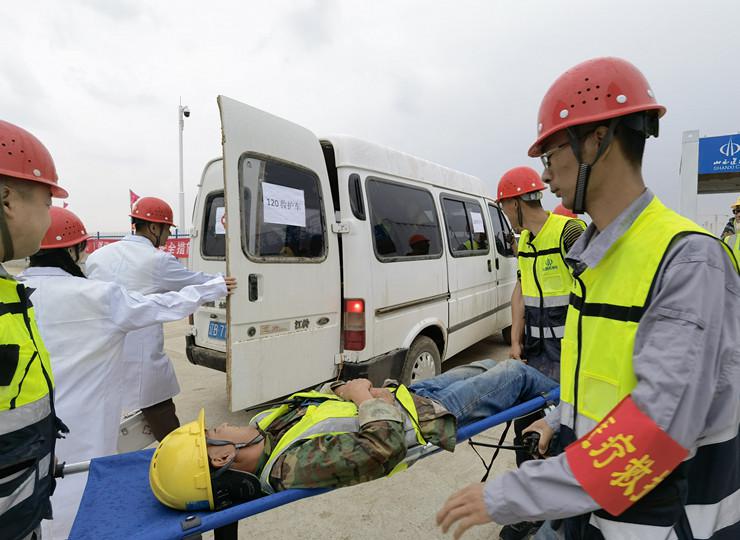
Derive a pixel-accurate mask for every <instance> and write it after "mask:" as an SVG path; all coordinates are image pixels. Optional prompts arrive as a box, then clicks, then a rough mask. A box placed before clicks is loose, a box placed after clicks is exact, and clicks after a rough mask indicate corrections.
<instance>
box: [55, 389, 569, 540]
mask: <svg viewBox="0 0 740 540" xmlns="http://www.w3.org/2000/svg"><path fill="white" fill-rule="evenodd" d="M559 396H560V389H559V388H555V389H554V390H551V391H550V392H548V393H546V394H543V395H542V396H538V397H536V398H534V399H531V400H529V401H526V402H524V403H521V404H519V405H515V406H513V407H511V408H509V409H506V410H504V411H501V412H500V413H498V414H495V415H493V416H489V417H488V418H485V419H483V420H480V421H478V422H474V423H472V424H468V425H465V426H462V427H461V428H460V429H459V430H458V432H457V443H458V444H459V443H461V442H463V441H466V440H468V439H470V438H471V437H474V436H476V435H479V434H480V433H482V432H484V431H486V430H488V429H491V428H492V427H495V426H497V425H499V424H503V423H505V422H510V421H512V420H514V419H515V418H518V417H520V416H525V415H527V414H530V413H532V412H534V411H537V410H540V409H543V408H545V407H547V406H548V405H551V404H553V403H555V402H557V401H558V399H559ZM440 451H441V449H440V448H439V447H436V446H433V445H431V444H427V445H425V446H417V447H414V448H412V449H410V450H409V451H408V452H407V454H406V458H405V459H404V462H405V463H406V464H407V465H408V466H411V465H412V464H414V463H416V462H417V461H418V460H420V459H422V458H425V457H427V456H430V455H432V454H436V453H437V452H440ZM98 459H105V458H98ZM95 461H96V460H95V459H93V460H92V461H90V462H82V463H73V464H68V465H64V467H63V471H64V474H71V473H75V472H82V471H86V470H88V468H89V467H90V466H91V465H94V462H95ZM331 489H332V488H314V489H288V490H285V491H279V492H277V493H273V494H271V495H266V496H264V497H261V498H259V499H255V500H252V501H248V502H245V503H242V504H239V505H235V506H232V507H230V508H225V509H223V510H219V511H214V512H206V513H199V514H196V513H193V512H180V513H178V514H177V515H176V516H175V515H173V519H177V520H179V525H180V529H181V534H179V535H176V536H170V535H168V536H162V537H161V538H162V540H200V539H201V538H202V533H204V532H206V531H210V530H213V531H214V536H215V540H237V538H238V524H239V521H241V520H243V519H246V518H248V517H250V516H254V515H257V514H261V513H262V512H266V511H268V510H272V509H274V508H278V507H280V506H283V505H286V504H290V503H292V502H295V501H298V500H300V499H305V498H308V497H315V496H316V495H321V494H323V493H326V492H328V491H331ZM78 518H79V516H78ZM78 518H76V519H78ZM75 523H76V522H75ZM72 532H73V534H72V535H71V536H70V538H69V540H77V539H79V538H81V537H80V536H77V535H75V534H74V533H75V529H74V527H73V530H72ZM129 538H131V537H129ZM132 540H133V539H132Z"/></svg>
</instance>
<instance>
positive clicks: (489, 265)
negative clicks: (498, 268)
mask: <svg viewBox="0 0 740 540" xmlns="http://www.w3.org/2000/svg"><path fill="white" fill-rule="evenodd" d="M486 262H487V263H488V271H489V272H490V271H491V259H488V260H487V261H486Z"/></svg>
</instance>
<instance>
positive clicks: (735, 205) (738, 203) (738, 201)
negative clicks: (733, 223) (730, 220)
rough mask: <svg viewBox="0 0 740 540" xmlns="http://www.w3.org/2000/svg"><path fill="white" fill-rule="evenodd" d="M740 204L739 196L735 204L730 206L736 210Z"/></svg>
mask: <svg viewBox="0 0 740 540" xmlns="http://www.w3.org/2000/svg"><path fill="white" fill-rule="evenodd" d="M738 206H740V197H738V198H737V200H736V201H735V204H733V205H732V206H730V208H731V209H733V210H734V209H735V208H737V207H738Z"/></svg>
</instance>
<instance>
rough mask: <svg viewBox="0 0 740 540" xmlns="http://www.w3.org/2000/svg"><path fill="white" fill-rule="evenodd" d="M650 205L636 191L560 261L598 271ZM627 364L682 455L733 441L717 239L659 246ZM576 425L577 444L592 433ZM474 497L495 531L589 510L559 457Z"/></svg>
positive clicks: (647, 407)
mask: <svg viewBox="0 0 740 540" xmlns="http://www.w3.org/2000/svg"><path fill="white" fill-rule="evenodd" d="M652 198H653V194H652V193H651V192H650V191H649V190H646V191H645V192H644V193H643V194H642V195H641V196H640V197H639V198H638V199H637V200H635V201H634V202H633V203H632V204H631V205H630V206H629V207H628V208H627V209H625V210H624V212H622V214H620V215H619V217H617V219H615V220H614V221H613V222H612V223H611V224H610V225H609V226H608V227H606V228H605V229H604V230H603V231H601V232H599V231H598V230H597V229H596V227H595V226H594V225H593V224H591V225H590V226H589V227H588V229H587V230H586V232H585V233H584V234H583V236H581V238H580V239H579V240H578V242H576V244H575V245H574V246H573V248H572V249H571V251H570V252H569V253H568V262H569V264H572V265H574V266H575V268H576V269H577V270H579V269H580V270H582V269H583V268H585V267H586V266H588V267H593V266H595V265H596V264H598V263H599V261H601V260H602V258H603V257H604V255H605V253H606V252H607V250H608V249H609V248H610V247H611V246H612V245H613V244H614V243H615V242H616V241H617V240H618V239H619V238H620V237H621V236H622V235H623V234H624V233H625V231H627V229H628V228H629V227H630V226H631V225H632V224H633V223H634V221H635V219H636V218H637V217H638V216H639V215H640V213H641V212H642V211H643V210H644V209H645V208H646V207H647V205H648V204H649V203H650V201H651V200H652ZM633 366H634V370H635V375H636V377H637V386H636V387H635V389H634V390H633V391H632V398H633V400H634V401H635V403H636V404H637V405H638V407H640V409H641V410H642V411H643V412H645V413H646V414H647V415H648V416H650V418H652V419H653V420H654V421H655V422H656V423H657V424H658V425H659V426H660V427H661V429H663V430H664V431H665V432H666V433H668V435H670V436H671V437H672V438H673V439H674V440H676V441H677V442H678V443H679V444H681V445H682V446H684V447H685V448H688V449H689V450H690V451H691V454H692V455H693V453H694V452H695V450H696V448H697V446H699V445H700V444H707V443H709V442H711V441H715V440H716V441H722V440H727V439H729V438H732V436H734V435H736V434H737V429H738V423H739V421H740V276H738V273H737V271H736V270H735V268H734V266H733V265H732V262H731V259H730V257H728V255H727V253H726V252H725V251H724V250H723V248H722V247H721V245H720V243H719V242H718V241H716V240H713V239H712V238H708V237H706V236H701V235H688V236H685V237H682V238H680V239H678V240H676V241H675V242H674V243H673V244H672V245H671V246H670V247H669V249H668V253H667V255H666V258H665V259H664V261H663V263H662V265H661V267H660V268H659V270H658V275H657V280H656V286H655V289H654V292H653V295H652V298H651V300H650V303H649V305H648V307H647V309H646V310H645V313H644V315H643V317H642V319H641V321H640V325H639V327H638V330H637V334H636V336H635V347H634V354H633ZM582 418H583V417H579V422H578V433H577V435H578V436H579V437H580V436H582V435H584V434H585V433H586V432H588V431H589V430H590V429H591V428H592V427H594V423H590V424H589V423H587V422H581V419H582ZM548 422H549V423H550V424H551V425H552V426H553V427H555V424H559V423H560V418H559V414H558V413H557V412H556V413H555V414H551V415H550V416H549V417H548ZM567 423H568V424H570V422H567ZM733 430H734V432H733ZM484 497H485V502H486V507H487V509H488V513H489V514H490V516H491V517H492V518H493V520H494V521H496V522H498V523H501V524H508V523H516V522H520V521H527V520H540V519H558V518H564V517H570V516H575V515H579V514H584V513H587V512H591V511H594V510H597V509H598V508H599V506H598V504H596V502H594V500H593V499H592V498H591V497H590V496H589V495H588V494H587V493H586V492H585V491H584V490H583V488H582V487H581V486H580V484H579V483H578V481H577V480H576V479H575V477H574V475H573V472H572V471H571V469H570V466H569V465H568V462H567V460H566V456H565V454H561V455H559V456H557V457H553V458H550V459H547V460H540V461H530V462H527V463H525V464H523V465H522V467H521V468H520V469H519V470H516V471H511V472H508V473H506V474H503V475H501V476H498V477H496V478H494V479H492V480H490V481H489V482H488V483H487V484H486V487H485V492H484Z"/></svg>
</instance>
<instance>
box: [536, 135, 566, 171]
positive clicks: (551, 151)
mask: <svg viewBox="0 0 740 540" xmlns="http://www.w3.org/2000/svg"><path fill="white" fill-rule="evenodd" d="M569 144H570V143H569V142H564V143H563V144H559V145H558V146H556V147H555V148H550V149H549V150H548V151H547V152H545V153H544V154H542V155H541V156H540V161H542V165H544V167H545V169H549V168H550V158H551V157H552V155H553V154H554V153H555V152H557V151H558V150H560V149H561V148H565V147H566V146H568V145H569Z"/></svg>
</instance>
